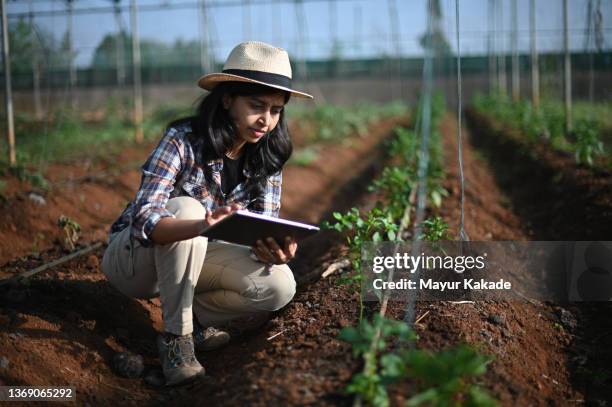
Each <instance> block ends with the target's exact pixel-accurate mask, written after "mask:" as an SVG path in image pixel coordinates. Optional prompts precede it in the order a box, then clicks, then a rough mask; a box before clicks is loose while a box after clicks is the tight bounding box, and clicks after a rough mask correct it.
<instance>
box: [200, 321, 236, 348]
mask: <svg viewBox="0 0 612 407" xmlns="http://www.w3.org/2000/svg"><path fill="white" fill-rule="evenodd" d="M230 339H231V337H230V334H229V333H228V332H226V331H223V330H221V329H217V328H213V327H212V326H209V327H208V328H204V327H202V326H201V325H199V324H194V327H193V344H194V345H195V348H196V350H198V351H209V350H215V349H219V348H220V347H222V346H225V345H227V344H228V342H229V341H230Z"/></svg>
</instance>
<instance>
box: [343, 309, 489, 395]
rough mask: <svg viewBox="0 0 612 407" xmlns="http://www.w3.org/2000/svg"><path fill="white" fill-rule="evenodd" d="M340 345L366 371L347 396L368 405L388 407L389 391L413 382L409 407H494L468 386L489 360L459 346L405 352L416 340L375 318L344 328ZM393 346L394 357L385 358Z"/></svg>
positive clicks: (403, 326) (410, 333) (397, 326)
mask: <svg viewBox="0 0 612 407" xmlns="http://www.w3.org/2000/svg"><path fill="white" fill-rule="evenodd" d="M339 339H342V340H344V341H346V342H349V343H350V344H351V346H352V352H353V356H354V357H362V358H363V360H364V369H363V371H362V372H360V373H358V374H356V375H354V376H353V377H352V379H351V382H350V383H349V385H348V386H347V391H348V392H349V393H353V394H359V395H360V396H361V397H362V398H363V400H364V401H366V402H367V403H368V404H369V405H373V406H381V407H386V406H388V405H389V399H388V396H387V387H388V386H389V385H391V384H393V383H397V382H399V381H400V380H402V379H405V378H411V379H413V380H414V381H415V382H416V384H417V388H418V389H419V392H418V393H417V394H416V395H414V396H413V397H411V398H410V399H409V400H408V402H407V406H418V405H421V404H424V403H427V404H428V405H431V406H437V407H446V406H462V405H466V406H478V407H492V406H496V405H497V402H496V401H495V400H494V399H493V398H492V397H491V396H490V395H489V394H488V393H487V392H486V391H485V390H484V389H483V388H482V387H480V386H478V385H476V384H474V383H472V382H471V380H472V379H473V378H474V377H477V376H481V375H483V374H484V373H485V372H486V369H487V365H488V364H489V363H490V362H491V360H492V359H491V358H490V357H488V356H484V355H481V354H479V353H478V352H476V351H475V350H474V349H472V348H471V347H469V346H467V345H460V346H457V347H455V348H452V349H447V350H444V351H441V352H431V351H427V350H419V349H411V348H408V349H406V348H404V349H402V346H405V345H406V344H408V343H409V342H411V341H414V340H416V339H417V337H416V335H415V333H414V332H413V331H412V330H411V329H410V328H409V327H408V325H406V324H405V323H403V322H400V321H394V320H391V319H387V318H384V317H381V316H380V315H379V314H376V315H374V318H373V320H372V322H369V321H367V320H362V321H360V323H359V325H358V326H357V327H347V328H344V329H343V330H342V331H341V332H340V336H339ZM391 342H394V343H395V345H396V347H398V348H400V350H399V351H398V352H395V353H391V352H386V353H385V350H386V349H387V347H388V345H389V344H390V343H391Z"/></svg>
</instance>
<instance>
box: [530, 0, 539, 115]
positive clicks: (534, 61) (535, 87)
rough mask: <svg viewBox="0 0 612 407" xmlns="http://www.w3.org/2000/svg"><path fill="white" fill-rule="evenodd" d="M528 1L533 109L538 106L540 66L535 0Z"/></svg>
mask: <svg viewBox="0 0 612 407" xmlns="http://www.w3.org/2000/svg"><path fill="white" fill-rule="evenodd" d="M529 1H530V13H529V17H530V20H531V23H530V25H529V32H530V35H531V102H532V103H533V107H534V109H536V110H538V109H539V108H540V66H539V62H538V48H537V38H536V8H535V0H529Z"/></svg>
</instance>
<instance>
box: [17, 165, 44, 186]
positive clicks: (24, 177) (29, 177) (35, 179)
mask: <svg viewBox="0 0 612 407" xmlns="http://www.w3.org/2000/svg"><path fill="white" fill-rule="evenodd" d="M9 171H10V173H11V174H12V175H13V176H15V177H17V178H19V180H20V181H27V182H29V183H30V184H32V186H33V187H36V188H40V189H44V190H47V189H49V182H48V181H47V180H46V179H45V177H44V176H43V175H42V174H41V173H40V172H38V171H36V172H33V171H31V170H29V169H28V168H26V167H25V166H24V165H22V164H17V165H16V166H13V167H9Z"/></svg>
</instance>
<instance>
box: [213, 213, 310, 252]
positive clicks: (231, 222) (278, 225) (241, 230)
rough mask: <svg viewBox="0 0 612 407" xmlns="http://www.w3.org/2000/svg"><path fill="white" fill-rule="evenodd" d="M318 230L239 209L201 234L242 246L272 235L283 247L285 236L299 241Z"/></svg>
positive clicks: (250, 244)
mask: <svg viewBox="0 0 612 407" xmlns="http://www.w3.org/2000/svg"><path fill="white" fill-rule="evenodd" d="M318 231H319V228H318V227H316V226H313V225H308V224H306V223H300V222H294V221H290V220H286V219H280V218H274V217H272V216H265V215H260V214H258V213H253V212H249V211H245V210H239V211H236V212H234V213H232V214H231V215H229V216H227V217H226V218H223V219H222V220H221V221H220V222H218V223H215V224H214V225H212V226H209V227H207V228H206V229H204V230H203V231H202V236H206V237H207V238H209V239H215V240H224V241H226V242H230V243H235V244H240V245H244V246H254V245H255V242H256V241H257V240H264V239H266V238H268V237H273V238H274V239H276V241H277V243H279V246H280V247H284V246H285V245H284V242H285V237H286V236H291V237H293V238H294V239H295V240H296V241H300V240H302V239H304V238H306V237H308V236H311V235H314V234H315V233H317V232H318Z"/></svg>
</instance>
